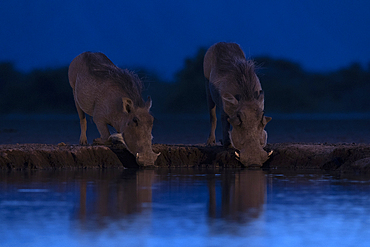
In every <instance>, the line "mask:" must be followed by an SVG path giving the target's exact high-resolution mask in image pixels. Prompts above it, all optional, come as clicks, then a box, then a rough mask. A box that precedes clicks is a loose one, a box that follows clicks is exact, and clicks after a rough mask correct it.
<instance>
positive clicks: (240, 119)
mask: <svg viewBox="0 0 370 247" xmlns="http://www.w3.org/2000/svg"><path fill="white" fill-rule="evenodd" d="M236 117H237V118H238V120H239V124H238V125H240V124H241V123H242V118H241V117H240V114H239V113H237V114H236Z"/></svg>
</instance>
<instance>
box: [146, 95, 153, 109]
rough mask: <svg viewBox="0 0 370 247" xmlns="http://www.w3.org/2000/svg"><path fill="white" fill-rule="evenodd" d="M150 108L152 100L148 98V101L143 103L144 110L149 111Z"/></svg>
mask: <svg viewBox="0 0 370 247" xmlns="http://www.w3.org/2000/svg"><path fill="white" fill-rule="evenodd" d="M151 107H152V99H151V98H150V96H148V100H147V101H146V102H145V108H146V109H148V111H149V110H150V108H151Z"/></svg>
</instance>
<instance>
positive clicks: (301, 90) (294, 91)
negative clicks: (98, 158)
mask: <svg viewBox="0 0 370 247" xmlns="http://www.w3.org/2000/svg"><path fill="white" fill-rule="evenodd" d="M205 52H206V49H205V48H201V49H199V50H198V52H197V53H196V54H195V56H194V57H192V58H187V59H185V61H184V66H183V68H182V69H181V70H180V71H178V72H177V73H176V75H175V78H174V81H173V82H164V81H162V80H161V79H160V76H159V75H157V74H155V73H153V72H150V71H147V70H145V69H134V70H135V71H137V72H138V74H139V76H140V77H141V78H143V82H144V86H145V89H144V91H143V97H145V98H146V97H147V96H148V95H150V96H151V97H152V99H153V107H152V111H153V112H157V113H206V112H207V110H206V109H207V106H206V98H205V95H206V93H205V86H204V80H205V79H204V76H203V57H204V54H205ZM255 61H256V63H257V65H258V69H257V74H258V76H259V78H260V81H261V84H262V87H263V89H264V91H265V108H266V111H267V112H282V113H284V112H370V99H369V93H370V64H369V67H368V68H367V69H365V68H363V67H361V65H360V64H358V63H354V64H351V65H349V66H348V67H345V68H342V69H339V70H337V71H332V72H322V73H312V72H307V71H305V70H304V69H302V67H301V66H300V65H299V64H297V63H294V62H291V61H287V60H284V59H273V58H270V57H257V58H255ZM74 112H75V106H74V101H73V95H72V89H71V88H70V86H69V83H68V67H67V66H65V67H60V68H50V69H42V70H41V69H37V70H33V71H31V72H29V73H22V72H20V71H18V70H16V69H15V67H14V65H13V64H12V63H9V62H3V63H0V113H74Z"/></svg>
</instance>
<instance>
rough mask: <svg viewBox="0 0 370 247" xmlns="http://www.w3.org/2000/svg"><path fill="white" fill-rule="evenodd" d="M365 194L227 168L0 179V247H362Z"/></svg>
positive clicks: (325, 178)
mask: <svg viewBox="0 0 370 247" xmlns="http://www.w3.org/2000/svg"><path fill="white" fill-rule="evenodd" d="M369 185H370V182H369V179H368V178H366V179H364V180H359V179H358V177H356V179H348V178H337V177H333V176H330V175H324V174H312V173H307V174H304V173H302V174H296V173H291V174H287V173H285V174H281V173H277V174H273V173H271V172H267V173H265V172H263V171H261V170H257V171H249V170H234V169H224V170H222V169H220V170H196V169H155V170H138V171H132V170H113V169H112V170H83V171H34V172H33V171H31V172H30V171H28V172H6V173H5V172H0V246H121V245H122V244H123V245H124V246H130V247H131V246H188V245H189V243H191V246H225V245H228V246H246V245H250V246H279V245H281V244H283V245H288V246H322V245H330V244H332V245H333V246H339V245H341V246H354V245H356V246H361V245H362V246H367V245H366V244H368V242H367V240H368V236H369V234H370V230H369V228H368V225H369V224H370V218H368V217H366V215H369V213H370V205H369V203H368V202H369V200H370V186H369ZM36 222H37V223H36ZM348 226H351V227H350V228H349V227H348ZM338 237H339V240H338Z"/></svg>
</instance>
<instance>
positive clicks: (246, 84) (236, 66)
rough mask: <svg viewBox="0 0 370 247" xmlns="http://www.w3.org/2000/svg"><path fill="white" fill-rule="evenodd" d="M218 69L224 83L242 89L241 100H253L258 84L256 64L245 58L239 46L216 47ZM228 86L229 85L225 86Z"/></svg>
mask: <svg viewBox="0 0 370 247" xmlns="http://www.w3.org/2000/svg"><path fill="white" fill-rule="evenodd" d="M215 48H216V49H215V55H216V59H217V60H216V67H217V72H218V74H219V75H220V76H221V77H223V78H225V80H224V81H227V82H229V83H230V82H233V83H236V84H237V85H234V86H236V87H237V88H238V89H240V98H241V99H243V100H247V101H250V100H253V99H254V98H255V91H256V87H257V84H258V83H259V82H258V80H257V76H256V73H255V67H256V66H255V63H254V61H253V60H247V59H246V58H245V55H244V52H243V50H242V49H241V48H240V46H239V45H237V44H233V43H232V44H227V46H225V45H221V46H216V47H215ZM225 86H227V85H225Z"/></svg>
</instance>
